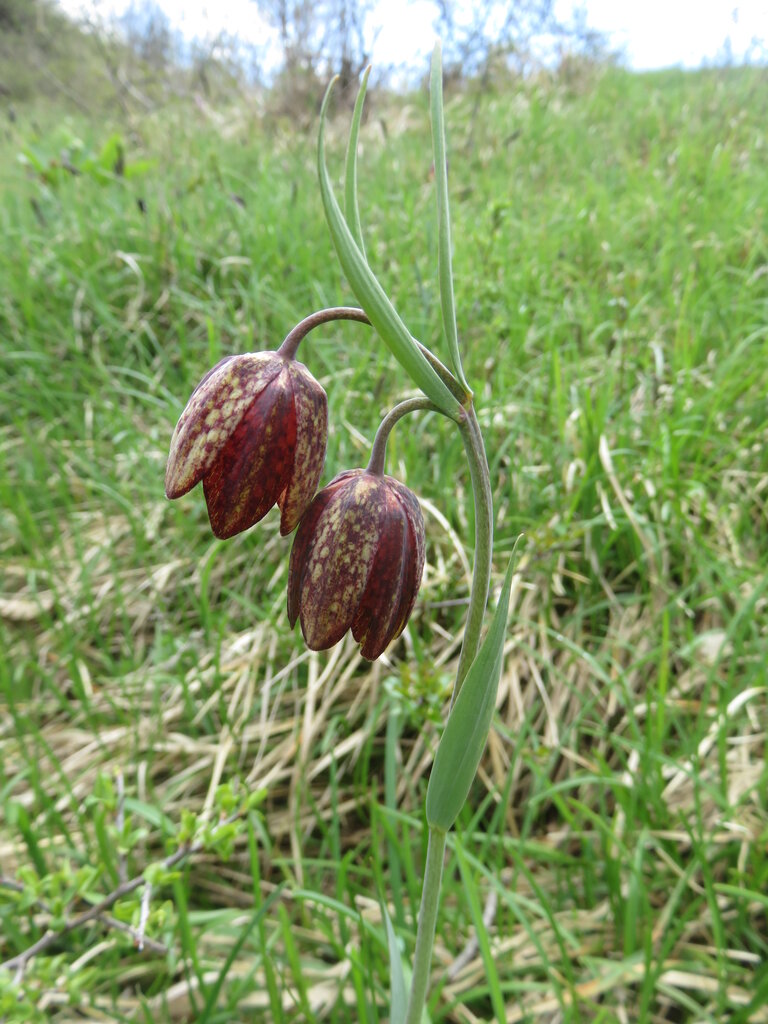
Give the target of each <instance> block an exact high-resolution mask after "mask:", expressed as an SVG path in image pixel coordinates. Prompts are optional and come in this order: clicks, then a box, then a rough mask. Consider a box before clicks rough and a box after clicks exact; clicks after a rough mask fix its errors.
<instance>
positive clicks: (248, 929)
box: [0, 69, 768, 1024]
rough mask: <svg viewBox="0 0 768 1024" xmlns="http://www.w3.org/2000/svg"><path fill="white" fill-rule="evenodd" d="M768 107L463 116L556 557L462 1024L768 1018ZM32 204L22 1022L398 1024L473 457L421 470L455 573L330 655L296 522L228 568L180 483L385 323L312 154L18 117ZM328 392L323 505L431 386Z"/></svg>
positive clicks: (461, 938)
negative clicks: (232, 818) (320, 184)
mask: <svg viewBox="0 0 768 1024" xmlns="http://www.w3.org/2000/svg"><path fill="white" fill-rule="evenodd" d="M767 87H768V79H766V73H765V71H764V70H756V69H752V70H746V69H729V70H710V71H705V72H701V73H696V74H683V73H679V72H672V73H664V74H658V75H645V76H631V75H629V74H627V73H624V72H621V71H617V70H610V69H609V70H606V71H601V72H597V71H596V72H594V73H593V74H591V75H587V77H586V78H584V79H579V80H575V81H571V82H570V83H569V82H568V81H559V82H547V81H537V82H529V83H527V84H525V85H524V86H521V85H520V84H519V83H518V84H512V83H510V84H508V85H507V86H506V87H504V88H502V89H500V90H499V91H497V92H494V93H493V94H491V95H487V96H483V97H480V98H478V97H476V96H473V95H455V96H449V97H448V102H447V109H446V115H447V126H448V144H449V150H450V186H451V197H452V216H453V234H454V247H455V266H454V269H455V273H456V294H457V302H458V315H459V331H460V337H461V344H462V347H463V351H464V354H465V368H466V371H467V375H468V378H469V380H470V382H471V383H472V384H473V386H474V387H475V390H476V393H477V396H478V403H479V416H480V420H481V423H482V426H483V428H484V431H485V435H486V442H487V446H488V452H489V459H490V464H491V470H492V474H493V477H494V495H495V505H496V538H495V569H496V575H495V580H496V582H497V583H498V580H499V574H500V573H501V571H502V570H503V568H504V566H505V564H506V561H507V558H508V556H509V553H510V551H511V549H512V546H513V543H514V541H515V538H516V537H517V536H518V534H520V533H523V534H524V535H525V540H524V544H523V547H522V556H521V558H520V562H519V573H518V575H517V577H516V579H515V584H514V589H513V601H512V607H513V610H512V614H511V616H510V626H509V634H508V637H509V638H508V644H507V652H506V661H505V667H504V671H503V674H502V680H501V686H500V692H499V703H498V710H497V715H496V718H495V721H494V726H493V730H492V735H491V738H490V742H489V746H488V749H487V753H486V757H485V759H484V762H483V767H482V770H481V773H480V776H479V778H478V781H477V783H476V786H475V788H474V789H473V791H472V793H471V798H470V801H469V802H468V804H467V806H466V808H465V810H464V812H463V814H462V816H461V818H460V827H459V828H458V830H457V832H456V833H455V834H454V835H453V837H452V838H451V840H450V842H449V855H448V860H447V863H446V872H445V884H444V891H443V899H442V906H441V913H440V919H439V923H438V934H437V942H436V951H435V962H434V972H433V989H432V996H431V1000H430V1004H429V1012H430V1017H431V1020H432V1021H435V1022H437V1021H460V1022H466V1024H470V1022H474V1021H479V1020H491V1019H496V1020H502V1019H503V1020H506V1021H508V1022H514V1021H530V1022H533V1021H536V1022H547V1024H560V1022H564V1024H565V1022H569V1024H577V1022H585V1021H595V1022H597V1021H600V1022H602V1024H614V1022H615V1024H624V1022H627V1021H632V1022H635V1021H636V1022H647V1024H651V1022H661V1021H664V1022H679V1021H691V1022H694V1021H695V1022H707V1024H722V1022H724V1021H728V1022H732V1024H737V1022H738V1024H747V1022H760V1021H768V966H767V964H768V897H766V892H767V891H768V796H767V795H766V790H767V785H768V773H767V771H766V764H765V755H766V747H767V736H768V689H767V687H766V678H765V666H766V662H767V661H768V636H767V632H768V614H767V605H768V577H767V576H766V571H765V570H766V556H767V555H768V529H767V526H768V522H767V518H768V517H767V515H766V501H767V500H768V443H767V441H768V416H767V413H768V407H767V405H766V393H767V390H768V234H767V229H766V222H767V221H768V174H766V165H767V162H768V127H767V122H766V120H765V92H766V88H767ZM318 99H319V97H318ZM369 110H370V116H369V119H368V121H367V124H366V125H365V126H364V128H363V133H362V147H361V155H360V192H361V207H362V219H363V228H364V231H365V236H366V242H367V247H368V255H369V259H370V261H371V263H372V264H373V266H374V267H375V268H376V270H377V271H378V272H379V273H380V275H381V277H382V279H383V281H384V282H385V283H386V285H387V287H388V288H389V289H390V292H391V294H392V296H393V298H394V300H395V302H396V304H397V305H398V307H399V310H400V312H401V314H402V315H403V317H404V319H405V320H406V322H407V324H408V325H409V327H410V329H411V331H412V332H413V333H414V334H415V335H416V336H417V337H419V338H421V339H422V340H424V341H426V342H428V343H430V344H431V345H432V346H433V347H434V348H436V349H437V350H438V351H440V352H441V354H443V355H445V353H444V351H443V350H442V348H441V340H440V338H439V336H438V324H439V309H438V306H439V302H438V294H437V285H436V275H435V251H436V244H435V229H434V223H435V221H434V195H433V190H432V182H431V177H430V163H431V151H430V143H429V126H428V117H427V101H426V96H423V95H418V96H414V97H411V98H410V99H409V100H408V102H407V103H406V102H399V103H397V104H395V103H393V102H392V101H391V100H388V99H384V98H381V97H379V98H377V97H376V96H374V97H372V98H371V100H370V105H369ZM113 128H115V129H116V130H117V131H119V132H120V133H121V136H122V137H121V139H117V138H112V139H111V141H110V137H111V135H112V131H113ZM344 130H345V119H344V118H343V117H340V118H338V119H337V120H336V121H335V122H334V124H333V125H332V129H331V133H330V138H329V144H330V155H331V157H332V164H333V167H334V168H337V169H338V168H340V166H341V159H342V156H343V148H344V144H345V143H344ZM118 142H120V143H121V145H122V147H123V149H124V156H123V158H122V162H123V165H124V166H123V170H124V172H125V173H124V174H123V175H122V176H116V175H115V174H113V173H112V171H113V169H114V166H115V162H116V160H118ZM78 143H81V145H78ZM62 148H64V149H66V151H67V154H66V155H67V159H68V161H69V163H70V164H72V166H74V167H75V168H76V169H78V170H79V172H80V173H78V174H72V173H71V171H69V170H67V169H66V168H63V167H62V152H61V151H62ZM22 152H24V153H26V164H24V163H20V162H19V161H18V160H17V155H18V154H19V153H22ZM0 186H1V188H0V192H1V193H2V195H1V197H0V450H1V452H2V455H1V457H0V524H1V529H0V570H1V575H0V642H1V643H2V652H3V653H2V658H0V694H1V695H2V701H3V713H2V718H0V755H1V756H0V807H2V819H1V820H0V873H1V875H2V878H1V879H0V919H1V920H2V938H1V939H0V959H1V960H3V961H8V960H11V961H12V963H11V970H10V971H2V970H0V1018H2V1019H4V1020H9V1021H30V1022H32V1021H49V1020H56V1021H59V1022H65V1021H66V1022H74V1021H83V1020H88V1021H132V1022H133V1021H136V1022H149V1021H160V1022H164V1021H194V1022H197V1024H204V1022H207V1024H214V1022H224V1021H228V1022H240V1021H242V1022H246V1021H263V1020H269V1021H274V1022H283V1021H300V1020H311V1021H314V1020H318V1021H321V1020H322V1021H330V1022H346V1021H353V1020H360V1021H362V1020H366V1021H383V1020H385V1019H386V1016H387V1009H386V998H387V996H386V991H387V976H388V967H387V963H388V960H387V953H386V944H385V936H384V929H383V925H382V920H381V911H380V906H379V899H380V898H383V899H385V900H386V901H387V904H388V906H389V909H390V913H391V916H392V919H393V921H394V924H395V929H396V931H397V934H398V936H399V939H400V941H401V944H402V947H403V950H404V951H405V953H406V955H407V956H410V955H411V953H412V946H413V937H414V929H415V924H414V918H415V914H416V911H417V908H418V894H419V880H420V871H421V865H422V859H423V853H424V848H425V838H426V836H425V828H424V823H423V811H422V807H423V797H424V793H425V787H426V780H427V777H428V770H429V765H430V762H431V758H432V755H433V752H434V749H435V744H436V739H437V737H438V735H439V728H440V720H441V713H442V712H443V711H444V709H445V703H446V699H447V696H448V694H449V692H450V687H451V682H452V673H453V671H454V669H455V661H456V657H457V649H458V644H459V641H460V636H461V628H462V622H463V614H464V610H465V601H466V597H467V592H468V564H469V561H470V559H471V539H472V535H473V534H472V522H471V511H470V510H471V502H470V501H469V498H468V492H467V483H468V482H467V474H466V472H465V470H464V468H463V463H462V453H461V446H460V441H459V439H458V435H455V434H453V433H452V432H451V430H450V428H449V426H448V425H447V423H446V422H445V421H442V420H438V419H436V418H435V417H431V416H424V417H422V418H421V419H419V420H416V419H411V420H409V422H408V424H407V427H405V426H404V427H401V428H400V429H397V430H396V431H395V433H394V435H393V438H392V440H391V442H390V457H389V469H390V472H393V473H394V474H395V475H397V476H399V478H400V479H401V480H403V481H405V482H407V483H408V485H409V486H410V487H411V488H412V489H413V490H415V491H416V492H417V493H418V495H419V496H420V498H421V499H422V502H423V508H424V513H425V520H426V524H427V539H428V549H427V567H426V571H425V576H424V582H423V585H422V588H421V592H420V597H419V600H418V603H417V606H416V610H415V613H414V615H413V618H412V620H411V622H410V625H409V626H408V628H407V630H406V633H405V634H404V636H403V638H402V639H401V641H399V642H398V643H396V644H395V645H393V647H392V648H391V650H390V651H389V652H388V653H387V655H386V656H384V657H383V658H382V659H381V660H380V661H379V662H377V663H376V664H374V665H373V666H369V665H368V664H367V663H364V662H362V661H361V660H360V658H359V656H358V654H357V649H356V647H355V645H354V644H352V642H351V641H350V640H349V638H348V639H347V640H346V641H344V642H343V643H342V644H340V645H339V646H338V647H337V648H336V649H334V650H333V651H331V652H329V653H327V654H321V655H313V654H310V653H308V652H307V651H306V650H305V649H304V647H303V645H302V643H301V639H300V637H299V636H298V634H297V633H296V634H292V633H291V632H290V630H289V628H288V624H287V620H286V615H285V584H286V574H287V565H288V553H289V541H288V540H285V539H281V538H280V537H279V534H278V530H277V519H276V516H275V515H274V513H273V514H270V516H269V517H268V519H267V520H266V521H265V522H264V523H262V524H261V525H259V526H258V527H256V528H255V529H254V530H252V531H251V532H249V533H246V534H244V535H241V536H239V537H237V538H236V539H235V540H232V541H229V542H226V543H220V542H218V541H215V540H214V539H213V538H212V536H211V534H210V532H209V528H208V523H207V518H206V514H205V508H204V503H203V499H202V495H201V494H200V493H199V492H198V491H195V492H193V493H192V494H190V495H188V496H187V497H185V498H184V499H182V500H180V501H178V502H175V503H169V502H168V501H166V500H165V498H164V496H163V473H164V465H165V459H166V456H167V451H168V444H169V440H170V436H171V432H172V430H173V426H174V424H175V422H176V419H177V417H178V415H179V413H180V411H181V408H182V406H183V404H184V403H185V401H186V399H187V397H188V395H189V393H190V391H191V389H192V387H193V386H194V384H195V383H196V382H197V380H198V379H199V378H200V377H201V375H202V374H203V373H204V372H205V371H206V370H207V369H208V367H209V366H211V365H212V364H213V363H214V362H216V361H217V360H218V359H219V358H220V357H221V356H222V355H223V354H226V353H229V352H238V351H242V350H252V349H263V348H271V347H274V346H275V345H276V344H278V343H279V342H280V341H281V340H282V338H283V336H284V335H285V333H286V332H287V330H288V329H289V328H290V327H291V326H292V325H293V324H294V323H296V322H297V321H298V320H299V319H301V318H302V317H303V316H304V315H306V314H307V313H309V312H311V311H312V310H313V309H317V308H320V307H321V306H327V305H334V304H340V303H348V302H349V301H350V300H351V299H352V295H351V292H350V291H349V288H348V286H347V285H346V283H345V281H344V280H343V279H342V276H341V273H340V271H339V269H338V266H337V264H336V261H335V258H334V256H333V253H332V249H331V244H330V239H329V235H328V232H327V229H326V227H325V224H324V221H323V219H322V210H321V204H320V199H319V194H318V190H317V186H316V177H315V141H314V130H313V132H312V133H310V134H309V135H302V134H299V133H296V132H291V131H289V130H288V128H287V127H286V126H280V125H271V126H265V125H263V124H262V122H261V120H260V118H259V116H258V114H257V113H254V112H253V111H251V110H249V109H248V108H245V107H238V108H237V109H229V110H224V111H218V112H213V111H207V110H205V109H200V108H199V107H197V108H196V107H192V106H179V107H175V108H174V107H171V108H166V109H164V110H163V111H162V112H160V113H158V114H155V115H146V116H145V117H144V118H142V119H141V120H140V121H137V122H135V123H133V124H132V125H129V126H126V125H125V124H122V125H116V126H112V125H110V124H106V123H98V124H94V123H86V122H83V121H71V120H69V119H67V118H60V119H56V118H55V117H54V116H53V115H52V114H51V113H50V112H48V113H47V114H45V113H43V114H41V115H40V118H39V120H36V119H35V117H34V116H33V115H32V114H31V112H29V111H25V110H23V109H22V110H20V111H19V112H18V116H17V118H16V120H15V121H14V122H10V121H9V122H8V123H7V124H6V125H4V127H3V141H2V143H0ZM302 358H303V359H304V360H305V361H306V363H307V364H308V366H309V367H310V369H311V371H312V372H313V373H314V374H315V376H316V377H317V378H318V379H319V380H320V381H321V383H322V384H323V385H324V387H325V388H326V390H327V392H328V396H329V404H330V409H331V433H330V438H329V449H328V458H327V463H326V471H325V476H324V480H328V479H329V478H330V477H331V476H333V475H334V474H335V473H336V472H338V471H339V470H341V469H343V468H351V467H355V466H358V465H361V464H363V465H364V464H365V461H366V460H367V457H368V449H369V444H370V441H371V439H372V437H373V433H374V431H375V428H376V425H377V423H378V420H379V418H380V416H381V414H382V412H383V411H385V410H386V409H387V408H388V407H389V406H391V404H392V403H393V402H394V401H396V400H397V399H398V398H400V397H401V396H403V395H404V394H406V393H407V392H408V385H407V382H406V379H405V377H404V374H403V373H402V372H401V371H400V369H399V368H398V367H397V365H396V364H395V363H394V362H393V360H392V359H391V357H390V356H389V354H388V353H387V351H386V350H385V349H384V348H383V346H382V345H381V344H380V343H377V340H376V338H375V336H373V335H372V334H371V333H370V332H369V331H368V330H367V329H366V328H363V327H360V326H358V325H354V324H342V325H337V326H331V327H328V328H326V329H324V330H320V331H317V332H315V334H313V335H311V336H310V338H309V339H307V341H306V342H305V343H304V347H303V354H302ZM249 793H256V794H259V795H258V798H257V799H255V800H254V802H253V806H251V808H250V809H249V810H248V812H247V814H246V815H245V818H244V823H243V824H242V826H241V827H239V828H234V827H233V828H232V829H228V828H226V827H225V828H223V829H222V828H220V829H218V830H217V829H216V828H215V825H216V823H217V822H218V821H219V820H220V818H221V816H222V814H223V815H227V814H228V813H229V812H230V811H232V810H233V809H238V808H240V807H242V805H243V800H244V799H245V797H246V795H247V794H249ZM206 823H207V825H206ZM190 836H194V837H197V838H199V839H200V841H201V842H202V843H203V845H204V849H202V850H201V851H200V852H198V853H197V854H195V855H194V856H191V857H189V858H187V859H186V860H185V861H181V862H179V864H178V865H176V866H175V868H173V869H171V868H168V869H166V868H165V867H163V865H162V863H161V862H162V860H163V858H164V857H166V856H168V855H172V854H173V853H174V851H176V850H178V849H180V848H183V845H184V843H185V841H187V840H189V837H190ZM133 878H139V879H142V878H143V881H144V882H145V883H146V884H142V885H139V886H138V887H136V888H134V889H133V890H130V886H128V885H123V890H121V892H122V893H123V895H122V898H120V899H118V900H117V901H116V902H115V903H114V905H112V906H111V907H109V908H108V911H107V910H105V912H104V913H103V914H100V915H99V916H96V915H95V913H94V914H92V915H91V918H92V919H91V920H88V921H83V922H82V923H80V924H77V918H78V915H83V914H87V913H88V908H89V907H92V906H94V905H96V904H98V902H99V901H100V900H101V899H102V898H103V897H104V896H106V895H107V894H109V893H112V892H114V891H115V890H116V889H117V888H118V887H119V886H121V884H123V883H125V882H126V880H130V879H133ZM129 890H130V891H129ZM142 910H143V911H144V913H145V914H146V912H148V917H146V920H145V921H144V922H143V923H142V929H143V932H144V934H145V935H146V939H147V941H146V944H145V946H144V948H143V950H138V949H137V948H136V946H135V931H134V932H132V931H131V929H132V928H133V929H136V928H137V927H138V926H139V922H140V920H141V919H142ZM73 923H74V924H76V925H77V926H76V927H72V925H73ZM121 925H122V927H121ZM50 930H52V931H54V932H57V933H61V934H60V935H58V936H57V938H56V940H55V941H53V942H50V944H48V939H46V935H47V933H48V932H49V931H50ZM41 939H42V940H43V945H44V948H42V949H41V951H40V952H39V954H38V955H36V956H31V957H28V958H26V959H25V957H24V953H25V951H26V950H28V949H29V948H30V947H31V946H33V944H34V943H36V942H37V941H38V940H41ZM19 957H21V960H19V959H18V958H19ZM14 958H17V959H15V961H14Z"/></svg>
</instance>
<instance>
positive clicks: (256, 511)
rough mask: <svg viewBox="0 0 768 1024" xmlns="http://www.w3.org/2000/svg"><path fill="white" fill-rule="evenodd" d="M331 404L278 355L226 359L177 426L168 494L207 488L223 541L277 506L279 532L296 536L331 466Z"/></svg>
mask: <svg viewBox="0 0 768 1024" xmlns="http://www.w3.org/2000/svg"><path fill="white" fill-rule="evenodd" d="M327 433H328V403H327V399H326V396H325V392H324V391H323V389H322V388H321V387H320V385H319V384H318V383H317V381H316V380H315V379H314V377H313V376H312V375H311V373H310V372H309V371H308V370H307V368H306V367H305V366H303V365H302V364H301V363H298V362H295V361H294V360H293V359H290V358H285V357H284V356H283V355H278V354H277V353H276V352H251V353H248V354H246V355H239V356H229V357H228V358H226V359H222V360H221V362H220V363H218V364H217V365H216V366H214V368H213V369H212V370H210V371H209V372H208V373H207V374H206V375H205V377H203V379H202V380H201V381H200V383H199V384H198V386H197V388H196V389H195V391H194V392H193V393H192V397H191V398H190V400H189V402H188V403H187V406H186V408H185V409H184V412H183V413H182V414H181V418H180V419H179V422H178V423H177V425H176V430H175V431H174V434H173V438H172V440H171V451H170V455H169V457H168V466H167V468H166V473H165V493H166V494H167V496H168V497H169V498H179V497H181V495H182V494H186V493H187V491H189V490H191V489H192V488H193V487H194V486H195V485H196V484H198V483H199V482H200V481H201V480H202V481H203V491H204V494H205V501H206V504H207V506H208V516H209V518H210V521H211V529H212V530H213V532H214V533H215V534H216V536H217V537H220V538H222V539H224V538H226V537H233V536H234V535H235V534H236V533H241V532H242V531H243V530H247V529H248V528H249V527H251V526H253V525H254V523H258V521H259V520H260V519H263V518H264V516H265V515H266V514H267V512H269V510H270V509H271V508H272V506H273V505H274V504H277V505H278V506H279V507H280V510H281V513H282V515H281V519H280V532H281V533H282V534H283V536H285V535H286V534H288V533H291V531H292V530H294V529H295V527H296V525H297V523H298V522H299V520H300V519H301V516H302V515H303V513H304V511H305V510H306V508H307V506H308V505H309V503H310V501H311V500H312V496H313V495H314V493H315V490H316V488H317V484H318V481H319V479H320V474H321V473H322V471H323V463H324V462H325V445H326V438H327Z"/></svg>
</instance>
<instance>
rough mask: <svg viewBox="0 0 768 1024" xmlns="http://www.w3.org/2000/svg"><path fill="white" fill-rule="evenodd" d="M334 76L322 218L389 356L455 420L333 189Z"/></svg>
mask: <svg viewBox="0 0 768 1024" xmlns="http://www.w3.org/2000/svg"><path fill="white" fill-rule="evenodd" d="M335 81H336V79H332V81H331V83H330V85H329V86H328V89H327V91H326V93H325V99H324V100H323V106H322V108H321V110H320V131H319V133H318V138H317V170H318V175H319V178H320V194H321V196H322V200H323V207H324V209H325V218H326V220H327V222H328V227H329V229H330V232H331V238H332V239H333V244H334V247H335V249H336V253H337V255H338V257H339V262H340V263H341V267H342V270H343V271H344V273H345V274H346V277H347V280H348V281H349V283H350V286H351V288H352V291H353V292H354V293H355V295H356V297H357V301H358V302H359V303H360V305H361V306H362V307H363V309H364V310H365V312H366V314H367V316H368V319H369V320H370V321H371V324H372V325H373V327H374V329H375V330H376V331H377V332H378V334H379V336H380V337H381V338H382V340H383V341H384V343H385V344H386V345H387V347H388V348H389V350H390V351H391V352H392V355H393V356H394V357H395V359H397V360H398V362H399V363H400V364H401V365H402V366H403V368H404V369H405V370H406V372H407V373H408V374H409V375H410V377H411V379H412V380H413V381H414V383H415V384H416V385H418V387H420V388H421V390H422V391H423V392H424V394H425V395H426V396H427V397H428V398H431V399H432V401H433V402H434V403H435V405H436V406H438V408H439V409H441V410H442V411H443V412H444V413H446V415H448V416H451V417H452V418H453V419H458V417H459V416H460V414H461V404H460V403H459V401H458V400H457V399H456V398H454V396H453V395H452V394H451V392H450V391H449V390H448V388H447V387H446V386H445V384H443V382H442V381H441V380H440V378H439V377H438V376H437V374H436V373H435V371H434V370H433V369H432V367H431V366H430V365H429V363H428V362H427V360H426V359H425V358H424V356H423V355H422V354H421V352H420V351H419V349H418V346H417V345H416V342H415V341H414V339H413V338H412V337H411V334H410V332H409V330H408V328H407V327H406V326H405V324H404V323H403V321H402V320H401V319H400V317H399V316H398V314H397V311H396V310H395V308H394V306H393V305H392V303H391V302H390V301H389V299H388V298H387V295H386V293H385V291H384V289H383V288H382V287H381V285H380V284H379V282H378V280H377V279H376V277H375V275H374V273H373V271H372V270H371V268H370V267H369V266H368V264H367V262H366V260H365V257H364V256H363V254H362V253H361V251H360V248H359V246H358V245H357V243H356V242H355V240H354V238H353V237H352V233H351V231H350V230H349V226H348V225H347V222H346V221H345V220H344V216H343V214H342V212H341V209H340V207H339V204H338V201H337V199H336V196H335V195H334V192H333V187H332V185H331V180H330V177H329V174H328V168H327V167H326V164H325V119H326V115H327V110H328V101H329V100H330V96H331V91H332V89H333V85H334V82H335Z"/></svg>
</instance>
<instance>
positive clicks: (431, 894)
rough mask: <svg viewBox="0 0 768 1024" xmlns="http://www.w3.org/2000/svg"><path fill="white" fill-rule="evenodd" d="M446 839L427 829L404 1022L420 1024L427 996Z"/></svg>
mask: <svg viewBox="0 0 768 1024" xmlns="http://www.w3.org/2000/svg"><path fill="white" fill-rule="evenodd" d="M446 838H447V837H446V833H445V832H442V831H441V830H440V829H436V828H431V829H430V830H429V842H428V844H427V862H426V864H425V865H424V885H423V888H422V890H421V906H420V908H419V924H418V929H417V932H416V949H415V951H414V954H413V975H412V978H411V992H410V995H409V997H408V1010H407V1012H406V1015H405V1024H421V1016H422V1013H423V1012H424V1003H425V1002H426V999H427V988H428V987H429V968H430V965H431V963H432V946H433V944H434V941H435V925H436V924H437V908H438V906H439V904H440V883H441V881H442V878H443V859H444V857H445V841H446Z"/></svg>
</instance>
